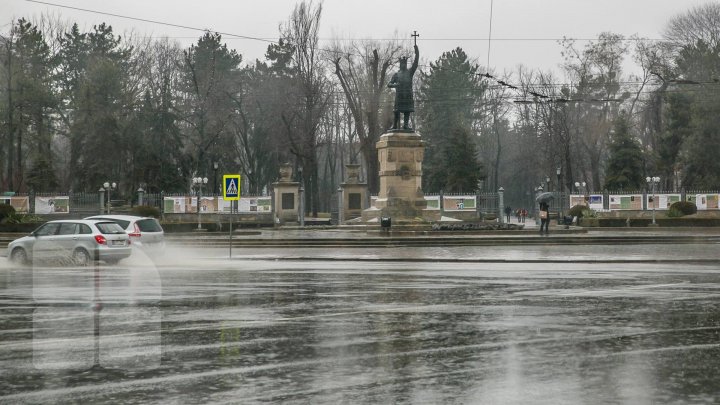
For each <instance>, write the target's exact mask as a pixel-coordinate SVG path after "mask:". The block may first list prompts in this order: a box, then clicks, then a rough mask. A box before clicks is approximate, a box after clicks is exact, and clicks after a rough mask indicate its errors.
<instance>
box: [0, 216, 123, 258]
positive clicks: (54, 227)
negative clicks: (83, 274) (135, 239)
mask: <svg viewBox="0 0 720 405" xmlns="http://www.w3.org/2000/svg"><path fill="white" fill-rule="evenodd" d="M130 243H131V242H130V237H129V236H128V235H127V233H125V231H124V230H123V229H122V228H120V226H119V225H118V224H116V223H114V222H111V221H99V220H84V219H73V220H59V221H50V222H47V223H45V224H43V225H40V227H38V228H37V229H36V230H34V231H33V232H32V233H30V235H28V236H23V237H22V238H19V239H15V240H14V241H12V242H10V244H8V250H7V252H8V257H9V258H10V260H11V261H13V262H15V263H18V264H28V263H31V262H32V261H34V260H43V261H54V262H61V263H62V262H63V261H67V260H68V259H69V260H71V261H72V262H73V263H74V264H77V265H80V266H86V265H88V264H89V263H90V262H92V261H93V260H102V261H105V262H107V263H109V264H115V263H117V262H118V261H120V260H122V259H124V258H126V257H128V256H130V254H131V253H132V249H131V247H130Z"/></svg>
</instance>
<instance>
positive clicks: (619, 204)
mask: <svg viewBox="0 0 720 405" xmlns="http://www.w3.org/2000/svg"><path fill="white" fill-rule="evenodd" d="M642 209H643V206H642V194H611V195H610V210H612V211H615V210H637V211H640V210H642Z"/></svg>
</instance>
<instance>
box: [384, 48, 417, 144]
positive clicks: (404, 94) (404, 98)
mask: <svg viewBox="0 0 720 405" xmlns="http://www.w3.org/2000/svg"><path fill="white" fill-rule="evenodd" d="M419 58H420V51H418V46H417V44H416V45H415V60H414V61H413V64H412V66H411V67H410V69H408V67H407V59H408V58H407V57H402V58H400V70H399V71H398V72H397V73H395V74H394V75H393V77H392V79H391V80H390V83H388V87H390V88H394V89H395V107H394V108H393V112H394V113H395V119H394V120H393V127H392V129H399V125H400V113H403V127H402V129H408V130H409V129H410V127H409V126H408V121H409V120H410V113H412V112H413V111H415V100H413V87H412V79H413V75H414V74H415V70H417V67H418V60H419Z"/></svg>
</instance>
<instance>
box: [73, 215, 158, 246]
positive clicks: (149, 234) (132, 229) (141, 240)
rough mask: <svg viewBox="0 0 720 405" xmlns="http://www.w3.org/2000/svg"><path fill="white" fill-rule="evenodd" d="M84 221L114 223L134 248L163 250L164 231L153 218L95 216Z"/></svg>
mask: <svg viewBox="0 0 720 405" xmlns="http://www.w3.org/2000/svg"><path fill="white" fill-rule="evenodd" d="M85 219H94V220H103V221H112V222H115V223H116V224H118V225H120V227H121V228H123V229H124V230H125V232H127V234H128V235H129V236H130V240H131V241H132V243H133V245H134V246H135V247H138V248H140V249H143V250H145V251H158V252H162V251H163V250H164V249H165V231H164V230H163V228H162V226H161V225H160V222H158V220H157V219H155V218H150V217H138V216H134V215H95V216H92V217H87V218H85Z"/></svg>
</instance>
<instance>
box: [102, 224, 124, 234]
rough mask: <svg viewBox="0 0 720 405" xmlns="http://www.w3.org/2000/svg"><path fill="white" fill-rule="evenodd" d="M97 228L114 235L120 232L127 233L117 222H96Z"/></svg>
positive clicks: (103, 232)
mask: <svg viewBox="0 0 720 405" xmlns="http://www.w3.org/2000/svg"><path fill="white" fill-rule="evenodd" d="M96 226H97V228H98V229H99V230H100V232H101V233H102V234H104V235H114V234H118V233H125V230H123V229H122V228H120V225H118V224H116V223H115V222H100V223H97V224H96Z"/></svg>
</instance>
